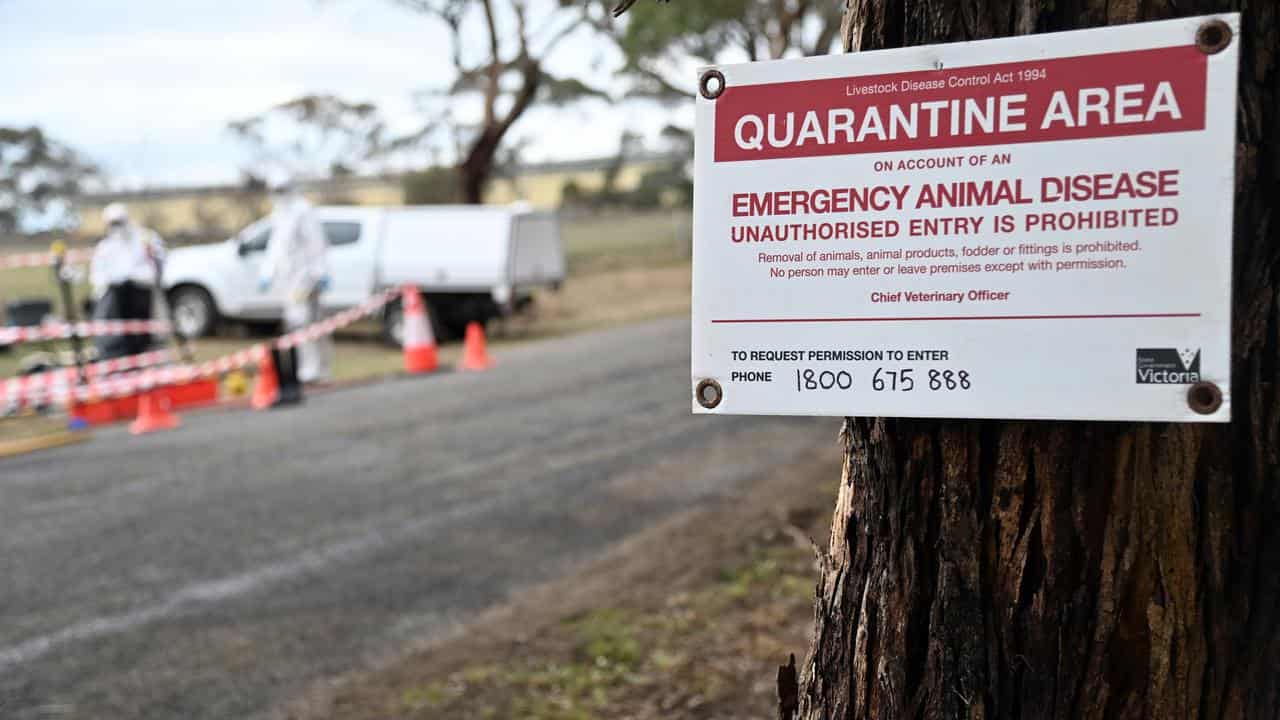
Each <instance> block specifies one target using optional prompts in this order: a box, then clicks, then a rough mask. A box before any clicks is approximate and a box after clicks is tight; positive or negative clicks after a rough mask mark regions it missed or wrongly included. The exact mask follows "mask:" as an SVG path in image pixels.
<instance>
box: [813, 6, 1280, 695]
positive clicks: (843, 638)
mask: <svg viewBox="0 0 1280 720" xmlns="http://www.w3.org/2000/svg"><path fill="white" fill-rule="evenodd" d="M1278 6H1280V3H1277V2H1276V0H1237V1H1234V2H1232V1H1229V0H1223V1H1216V2H1215V1H1211V0H848V10H847V13H846V17H845V23H844V33H845V43H846V49H851V50H871V49H878V48H885V47H896V46H903V45H916V44H923V43H933V42H950V41H963V40H973V39H979V38H985V37H992V36H999V35H1010V34H1016V33H1027V32H1044V31H1052V30H1065V29H1074V28H1083V27H1092V26H1097V25H1104V24H1108V23H1110V24H1117V23H1124V22H1132V21H1138V20H1153V19H1160V18H1165V17H1174V16H1186V15H1196V14H1203V13H1209V12H1218V11H1227V10H1241V11H1243V12H1244V33H1243V37H1242V38H1241V42H1242V43H1243V45H1242V47H1241V51H1242V55H1241V68H1240V69H1241V76H1240V108H1239V114H1238V118H1239V120H1238V123H1239V129H1238V146H1237V188H1236V190H1237V195H1236V205H1235V228H1236V234H1235V276H1234V287H1233V293H1234V298H1233V313H1234V323H1235V326H1234V328H1233V332H1234V338H1233V368H1232V371H1233V387H1232V404H1233V415H1234V418H1235V421H1234V422H1233V423H1232V424H1231V425H1230V426H1216V425H1214V426H1210V425H1174V424H1135V423H1105V424H1104V423H1063V422H1034V423H1033V422H937V421H918V420H889V419H848V420H846V422H845V426H844V431H843V433H842V437H843V440H844V443H845V463H844V472H843V482H842V484H841V488H840V493H839V498H838V501H837V506H836V510H835V517H834V522H833V526H832V531H831V540H830V549H829V554H828V555H827V556H826V557H825V558H824V569H823V573H822V579H821V581H820V583H819V586H818V593H817V594H818V599H817V607H816V620H817V622H816V627H815V633H814V641H813V647H812V650H811V654H810V656H809V658H808V659H807V660H806V662H805V663H804V665H803V667H802V668H801V682H800V712H799V714H798V717H800V718H804V719H805V720H819V719H821V720H853V719H855V718H856V719H859V720H862V719H865V720H895V719H897V718H911V719H917V718H925V719H933V718H1036V719H1041V718H1044V719H1049V718H1053V719H1055V720H1056V719H1064V720H1065V719H1067V718H1151V719H1158V720H1167V719H1172V720H1178V719H1182V718H1198V719H1205V720H1207V719H1210V718H1248V719H1250V720H1253V719H1265V720H1270V719H1272V718H1277V717H1280V482H1278V481H1280V477H1277V474H1278V473H1277V465H1278V459H1277V441H1278V440H1280V402H1278V401H1280V377H1277V375H1278V374H1280V362H1278V360H1277V351H1278V350H1280V322H1278V318H1277V294H1276V282H1277V272H1278V271H1280V224H1278V223H1277V222H1276V221H1275V218H1274V217H1273V208H1274V207H1275V206H1276V205H1277V203H1280V68H1278V67H1277V65H1278V63H1280V49H1278V48H1280V41H1278V37H1277V36H1278V33H1280V26H1278V24H1277V23H1278V17H1277V16H1278V14H1280V9H1278Z"/></svg>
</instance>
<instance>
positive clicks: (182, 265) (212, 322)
mask: <svg viewBox="0 0 1280 720" xmlns="http://www.w3.org/2000/svg"><path fill="white" fill-rule="evenodd" d="M316 213H317V214H318V216H319V219H320V223H321V225H323V227H324V232H325V235H326V236H327V237H328V240H329V269H330V275H331V277H330V284H329V289H328V291H326V292H325V294H324V296H323V297H322V298H321V302H322V303H323V304H324V306H325V309H326V311H335V310H344V309H346V308H350V307H354V306H356V305H359V304H360V303H361V302H363V301H365V300H367V299H368V298H369V297H370V296H372V295H373V294H374V293H375V292H378V291H380V290H383V289H385V288H393V287H399V286H401V285H406V284H408V285H414V286H416V287H417V288H418V289H419V290H420V291H421V292H422V293H423V295H424V297H425V299H426V301H427V305H428V308H429V309H430V311H431V317H432V321H433V325H434V326H435V329H436V331H437V332H438V333H440V334H441V335H443V336H444V337H445V338H448V337H458V336H460V335H461V334H462V332H463V330H464V329H465V327H466V324H467V323H468V322H471V321H473V320H476V321H480V322H486V321H488V320H489V319H491V318H494V317H498V316H501V315H506V314H509V313H512V312H515V311H518V310H520V309H521V308H523V307H524V306H525V305H526V304H528V302H529V300H530V297H531V293H532V291H533V290H534V289H535V288H539V287H559V285H560V283H562V282H563V281H564V275H565V261H564V247H563V244H562V243H561V240H560V226H559V222H558V220H557V218H556V215H555V214H554V213H550V212H536V211H533V210H530V209H528V208H527V207H524V206H509V207H499V206H457V205H427V206H420V207H397V208H376V207H348V206H326V207H318V208H316ZM270 237H271V222H270V219H269V218H264V219H262V220H258V221H257V222H255V223H253V224H251V225H249V226H248V227H246V228H245V229H244V230H242V231H241V232H240V233H239V234H238V235H236V236H235V237H233V238H231V239H229V240H227V241H226V242H221V243H215V244H211V245H195V246H190V247H183V248H177V249H174V250H172V251H171V252H170V253H169V255H168V258H167V259H166V261H165V269H164V281H165V289H166V290H167V291H168V293H169V300H170V303H171V305H172V307H173V319H174V323H175V324H176V326H177V329H178V330H179V332H181V333H183V334H184V335H187V336H188V337H197V336H200V335H205V334H208V333H209V332H211V331H212V330H213V329H214V327H215V326H216V325H217V323H218V322H219V321H220V320H230V321H243V322H277V321H279V320H280V318H281V315H282V297H281V296H280V295H279V294H278V291H272V292H270V293H259V292H258V271H259V269H260V267H261V265H262V261H263V258H264V257H265V255H266V252H265V251H266V249H267V243H268V241H269V240H270ZM382 320H383V323H384V335H385V337H386V338H387V340H388V341H391V342H398V341H399V339H400V307H399V303H398V302H397V303H394V304H393V305H391V306H389V307H388V309H387V311H386V312H385V313H384V314H383V317H382Z"/></svg>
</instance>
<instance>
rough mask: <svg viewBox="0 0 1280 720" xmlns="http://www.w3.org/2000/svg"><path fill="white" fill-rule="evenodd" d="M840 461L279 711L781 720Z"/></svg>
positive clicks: (736, 501)
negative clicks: (781, 691)
mask: <svg viewBox="0 0 1280 720" xmlns="http://www.w3.org/2000/svg"><path fill="white" fill-rule="evenodd" d="M838 458H839V456H838V452H837V448H836V444H835V442H834V439H833V442H832V443H831V446H830V451H829V452H826V451H824V452H820V453H817V456H815V457H813V458H809V459H806V460H804V461H801V462H798V463H796V464H794V465H793V466H790V467H788V468H786V469H783V470H780V471H777V472H774V473H771V474H770V475H768V476H767V477H765V478H764V479H762V480H760V481H759V482H757V483H756V484H755V485H754V486H753V487H752V488H751V489H750V490H749V491H745V492H744V493H743V494H739V495H735V496H732V497H730V498H726V499H724V500H722V501H719V502H718V503H716V504H715V505H711V506H707V507H705V508H704V509H700V510H694V511H690V512H686V513H683V514H681V515H679V516H676V517H673V518H671V519H669V520H668V521H666V522H664V523H662V524H661V525H658V526H656V527H654V528H651V529H649V530H647V531H645V532H643V533H641V534H639V535H637V536H635V537H633V538H631V539H629V540H627V541H625V542H623V543H621V544H619V545H618V546H616V547H614V548H612V549H610V550H608V551H607V552H606V553H605V554H604V555H602V556H601V557H599V558H598V559H596V560H593V561H591V562H588V563H585V564H583V565H582V566H580V567H579V568H577V569H576V570H575V571H574V572H572V573H570V574H569V575H567V576H566V577H565V578H564V579H562V580H558V581H555V582H551V583H547V584H544V585H541V586H538V587H536V588H533V589H530V590H527V591H524V592H522V593H521V595H520V597H518V598H516V599H514V600H512V601H511V602H510V603H508V604H506V605H503V606H501V607H498V608H494V609H492V610H490V611H487V612H485V613H483V614H482V615H481V616H479V617H478V618H477V619H476V620H475V621H474V622H472V623H469V624H468V625H466V626H465V627H462V628H458V629H457V630H456V632H455V633H453V635H452V636H451V637H450V638H448V639H444V640H440V641H436V642H432V643H429V644H423V645H420V646H419V647H417V648H415V649H413V650H412V651H411V652H409V653H408V654H405V655H401V656H399V657H396V658H386V659H384V660H382V661H381V662H379V663H377V665H376V666H375V667H374V668H373V669H371V670H369V671H366V672H362V673H356V674H351V675H347V676H344V677H340V678H335V679H331V680H329V681H326V682H322V683H318V684H317V685H315V686H313V687H312V688H311V689H310V690H309V691H308V692H307V693H305V694H304V695H302V696H301V697H298V698H296V699H295V700H294V701H292V702H290V703H288V704H286V705H284V706H282V707H280V708H278V709H277V710H276V711H275V712H274V713H273V714H272V715H273V717H277V718H289V719H290V720H321V719H322V718H338V717H341V718H344V719H350V720H372V719H373V718H385V717H389V716H391V717H405V718H429V717H508V716H515V715H519V714H521V713H523V714H524V715H529V714H531V713H532V714H533V715H534V716H538V717H546V718H577V717H599V718H614V717H617V718H622V717H626V718H641V719H643V718H659V717H660V718H664V719H666V720H671V719H677V720H678V719H680V718H694V717H708V716H716V717H721V716H723V717H770V716H771V714H770V713H771V712H772V709H771V704H772V702H773V693H774V689H773V682H772V681H773V677H774V674H775V673H776V670H777V665H779V664H783V663H785V662H786V661H787V655H788V654H789V653H796V654H797V655H801V654H802V653H803V652H804V651H805V648H806V647H807V644H808V640H809V632H810V627H811V621H812V599H813V592H814V586H815V585H814V584H815V583H816V579H817V572H816V569H815V566H814V562H815V557H816V556H815V545H814V544H813V543H811V540H813V541H816V545H817V546H825V543H826V540H825V538H826V532H827V529H826V523H827V521H828V518H829V515H830V508H831V502H832V499H833V498H834V495H835V486H836V482H837V481H838V478H839V459H838Z"/></svg>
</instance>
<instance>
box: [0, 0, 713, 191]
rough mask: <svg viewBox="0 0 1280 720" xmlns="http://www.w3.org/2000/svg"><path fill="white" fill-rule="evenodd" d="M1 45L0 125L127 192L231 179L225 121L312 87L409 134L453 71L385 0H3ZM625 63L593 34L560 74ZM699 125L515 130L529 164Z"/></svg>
mask: <svg viewBox="0 0 1280 720" xmlns="http://www.w3.org/2000/svg"><path fill="white" fill-rule="evenodd" d="M543 1H544V2H550V1H551V0H543ZM475 29H476V30H479V28H478V27H477V28H475ZM479 39H480V38H479V37H477V40H479ZM0 47H2V48H4V53H3V54H4V58H5V68H4V72H3V75H2V76H0V125H18V126H25V125H32V124H34V125H39V126H41V127H43V128H44V129H45V130H46V131H47V132H49V133H50V134H51V135H53V136H54V137H56V138H59V139H61V140H64V141H65V142H68V143H70V144H71V145H73V146H74V147H76V148H78V149H80V150H81V151H83V152H84V153H86V154H87V155H89V156H90V157H91V158H92V159H94V160H95V161H96V162H98V163H99V164H100V165H101V166H103V167H104V168H105V169H106V170H107V172H108V173H109V174H110V175H111V176H112V178H113V179H114V184H115V185H117V186H121V187H137V186H140V185H143V184H145V185H150V186H161V185H172V184H198V183H214V182H223V181H232V180H234V179H235V178H236V177H237V176H238V171H239V168H240V167H241V165H243V164H244V163H245V162H246V160H247V154H246V152H245V151H244V150H243V149H242V148H241V147H240V146H239V145H237V144H236V143H235V142H234V140H233V139H232V138H231V137H230V136H229V135H228V134H227V133H226V132H225V130H224V128H225V126H226V123H227V121H228V120H231V119H234V118H240V117H244V116H246V115H251V114H254V113H256V112H258V111H260V110H263V109H265V108H267V107H269V106H271V105H273V104H275V103H278V102H281V101H284V100H287V99H290V98H294V97H297V96H299V95H302V94H307V93H321V92H323V93H332V94H336V95H339V96H341V97H344V98H347V99H351V100H362V101H370V102H373V103H375V104H377V105H379V107H381V108H382V109H383V111H384V113H385V114H386V115H387V116H388V119H389V120H390V122H391V124H392V125H393V127H398V128H401V129H407V128H408V127H410V126H411V125H412V124H413V123H414V121H415V119H417V118H418V117H421V116H420V115H419V114H418V112H417V111H415V109H414V106H413V101H412V96H413V94H414V92H415V91H418V90H422V89H425V88H433V87H440V86H441V85H444V84H447V83H448V82H449V80H450V78H451V68H452V65H451V62H450V60H449V57H450V56H449V52H450V51H449V38H448V35H447V34H446V33H445V31H444V29H443V28H442V27H441V26H440V25H439V24H438V23H436V22H434V21H432V20H431V19H429V18H427V17H424V16H421V15H417V14H415V13H413V12H410V11H408V10H405V9H402V8H401V7H398V6H396V5H395V4H394V3H392V2H391V1H390V0H128V1H127V2H122V1H121V0H0ZM617 62H618V58H617V57H616V53H615V52H614V51H613V49H612V48H611V47H610V46H609V44H608V43H607V42H602V41H601V40H600V39H598V38H594V37H591V36H588V35H586V34H583V35H580V36H577V37H575V38H573V39H572V40H571V41H569V42H567V43H565V44H564V45H563V46H562V47H561V49H560V50H559V51H558V53H557V55H556V56H555V57H554V58H553V62H552V67H553V70H556V69H558V70H559V71H562V72H563V71H571V72H578V73H587V72H589V73H592V76H593V77H594V78H596V79H597V81H598V79H599V78H605V79H606V80H607V79H610V78H612V77H613V70H614V68H616V67H617ZM570 69H572V70H570ZM613 86H614V87H615V88H618V87H619V86H618V85H617V83H616V81H615V82H614V85H613ZM469 111H470V110H469V109H468V108H466V107H460V108H459V113H460V114H461V115H463V116H465V115H466V114H467V113H468V112H469ZM691 117H692V113H691V108H687V109H684V110H683V111H678V112H677V113H676V114H675V115H672V114H671V112H670V111H669V110H661V109H658V108H654V107H652V106H650V105H648V104H643V105H642V104H640V103H628V104H627V105H626V106H625V107H621V108H620V107H617V106H614V107H610V106H608V105H605V104H604V103H600V102H591V103H585V104H581V105H579V106H576V107H575V108H574V109H572V110H568V111H559V112H556V113H552V112H550V111H543V112H536V113H533V114H532V115H531V116H527V119H526V120H525V121H523V122H522V123H521V124H520V125H518V126H517V134H518V135H520V136H527V137H530V138H534V139H535V141H534V142H532V143H530V145H529V147H528V150H527V151H526V153H525V158H526V159H527V160H530V161H534V160H545V159H569V158H581V157H592V156H599V155H605V154H608V153H610V152H612V151H614V149H615V148H616V147H617V142H618V136H619V133H620V132H621V131H622V130H623V129H624V128H630V129H633V130H639V131H647V132H648V134H650V135H653V134H656V131H657V130H658V129H660V127H661V125H662V124H663V123H665V122H669V121H671V120H672V119H679V120H683V121H684V122H686V123H687V122H688V121H690V120H691Z"/></svg>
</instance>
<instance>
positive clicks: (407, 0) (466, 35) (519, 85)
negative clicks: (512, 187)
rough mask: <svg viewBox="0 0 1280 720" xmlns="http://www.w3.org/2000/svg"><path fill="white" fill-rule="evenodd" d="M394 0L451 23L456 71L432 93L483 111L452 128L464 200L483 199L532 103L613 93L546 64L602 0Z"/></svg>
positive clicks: (589, 28)
mask: <svg viewBox="0 0 1280 720" xmlns="http://www.w3.org/2000/svg"><path fill="white" fill-rule="evenodd" d="M394 1H395V2H397V4H399V5H402V6H404V7H407V8H410V9H412V10H415V11H417V12H419V13H422V14H423V15H425V16H427V17H430V18H433V19H435V20H436V21H438V22H440V23H441V24H442V25H443V26H444V27H445V28H446V29H447V30H448V31H449V35H450V38H451V43H452V57H453V64H454V68H455V71H456V79H455V80H454V82H453V83H452V84H451V85H449V86H448V87H447V88H444V89H442V90H441V91H439V92H437V93H435V94H436V95H437V96H439V97H443V98H448V99H450V100H457V99H466V100H475V101H478V104H479V110H480V112H479V118H478V119H477V120H475V121H474V122H467V123H455V124H454V125H453V128H452V129H453V130H454V132H455V134H456V136H457V137H459V138H460V145H461V148H460V150H461V151H460V157H459V161H458V180H459V187H460V196H461V198H462V199H463V200H464V201H465V202H468V203H479V202H481V200H482V198H483V194H484V188H485V185H486V184H487V183H488V181H489V180H490V178H491V177H492V176H493V174H494V171H495V169H496V166H497V165H498V163H499V161H500V158H501V155H500V152H499V151H500V148H501V147H502V145H503V143H504V142H506V141H507V140H508V138H509V136H510V134H511V132H512V128H513V127H514V126H515V125H516V123H517V122H518V121H519V120H520V119H521V118H522V117H523V116H524V115H525V114H526V113H527V112H528V111H529V110H530V109H531V108H533V107H535V106H537V105H542V104H544V105H550V106H564V105H567V104H569V103H573V102H577V101H579V100H583V99H588V98H596V99H602V100H608V99H610V95H609V93H608V92H606V91H605V90H603V89H601V88H597V87H593V86H591V85H589V84H588V83H586V82H585V81H583V80H582V79H580V78H577V77H571V76H562V75H557V74H553V73H552V72H551V71H550V70H549V69H548V60H549V59H550V58H552V57H553V56H554V55H555V54H556V53H557V52H559V51H561V50H562V49H563V48H565V47H567V43H568V42H569V41H570V40H571V39H573V38H576V37H580V36H582V37H585V36H587V35H589V34H590V33H592V32H593V31H594V29H595V28H598V27H601V26H602V25H603V24H604V23H606V22H607V21H606V17H607V10H606V9H605V7H604V5H603V4H601V3H598V2H585V3H575V2H570V1H568V0H558V2H556V3H555V4H547V5H540V7H541V8H542V9H541V10H539V11H537V12H535V11H533V10H532V9H531V7H530V6H531V3H530V2H529V0H394ZM476 31H478V32H479V36H482V37H483V38H484V39H483V41H482V42H481V43H480V45H479V47H475V46H473V45H472V44H470V43H468V42H465V41H466V40H467V39H470V38H473V37H476V36H477V34H476ZM439 124H440V123H439V122H438V121H433V123H431V124H430V125H432V126H437V125H439Z"/></svg>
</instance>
